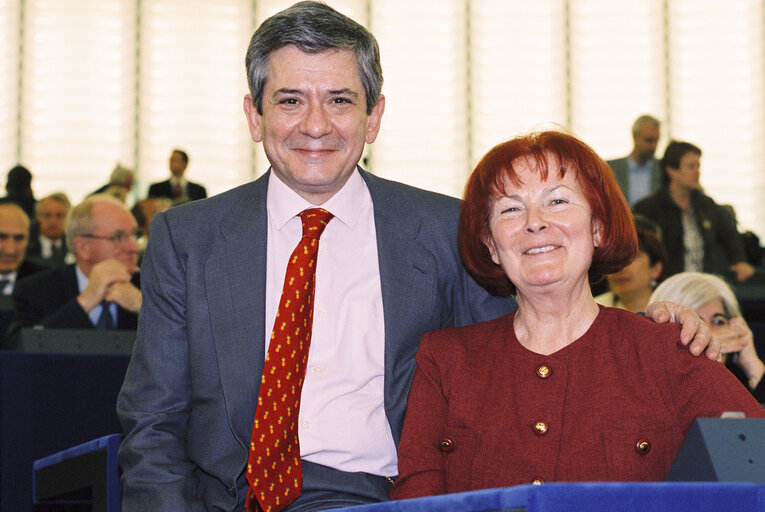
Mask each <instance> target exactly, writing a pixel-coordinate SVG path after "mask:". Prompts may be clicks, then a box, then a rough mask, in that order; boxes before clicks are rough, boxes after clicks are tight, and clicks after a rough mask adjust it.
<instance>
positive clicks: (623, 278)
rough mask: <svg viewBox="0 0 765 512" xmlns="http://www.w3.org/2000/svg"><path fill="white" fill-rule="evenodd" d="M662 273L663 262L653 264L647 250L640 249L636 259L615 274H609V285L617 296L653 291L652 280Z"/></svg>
mask: <svg viewBox="0 0 765 512" xmlns="http://www.w3.org/2000/svg"><path fill="white" fill-rule="evenodd" d="M660 274H661V263H656V264H655V265H653V266H651V260H650V259H649V257H648V254H647V253H646V252H645V251H638V253H637V256H635V259H634V260H633V261H632V263H630V264H629V265H627V266H626V267H624V268H623V269H622V270H620V271H619V272H617V273H615V274H609V275H608V285H609V287H610V288H611V291H613V292H614V293H615V294H616V296H617V297H623V296H624V295H626V294H629V293H633V292H639V291H646V292H648V293H651V291H652V290H653V286H652V284H651V281H653V280H654V279H658V277H659V275H660Z"/></svg>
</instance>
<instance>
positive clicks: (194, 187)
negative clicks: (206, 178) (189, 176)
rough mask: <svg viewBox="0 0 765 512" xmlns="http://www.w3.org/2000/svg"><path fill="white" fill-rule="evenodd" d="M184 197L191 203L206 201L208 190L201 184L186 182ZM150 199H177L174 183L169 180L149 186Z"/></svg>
mask: <svg viewBox="0 0 765 512" xmlns="http://www.w3.org/2000/svg"><path fill="white" fill-rule="evenodd" d="M183 196H184V197H187V198H188V199H189V200H191V201H196V200H197V199H204V198H205V197H207V190H206V189H205V188H204V187H203V186H202V185H200V184H199V183H193V182H191V181H186V188H185V190H184V194H183ZM149 197H167V198H168V199H177V198H176V197H175V190H174V187H173V184H172V182H171V181H170V180H169V179H168V180H165V181H160V182H158V183H152V184H151V186H149Z"/></svg>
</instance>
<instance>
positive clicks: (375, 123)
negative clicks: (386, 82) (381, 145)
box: [365, 94, 385, 144]
mask: <svg viewBox="0 0 765 512" xmlns="http://www.w3.org/2000/svg"><path fill="white" fill-rule="evenodd" d="M384 112H385V96H383V95H382V94H381V95H380V98H378V100H377V104H376V105H375V106H374V107H372V112H371V113H370V114H369V115H368V116H367V134H366V138H365V142H366V143H367V144H372V143H373V142H374V141H375V139H377V133H378V132H379V131H380V121H381V120H382V115H383V113H384Z"/></svg>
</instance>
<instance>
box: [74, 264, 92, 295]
mask: <svg viewBox="0 0 765 512" xmlns="http://www.w3.org/2000/svg"><path fill="white" fill-rule="evenodd" d="M74 272H75V274H77V286H78V287H79V288H80V292H82V290H84V289H85V288H87V287H88V283H89V282H90V279H88V276H86V275H85V273H84V272H83V271H82V269H80V265H79V264H77V265H75V266H74Z"/></svg>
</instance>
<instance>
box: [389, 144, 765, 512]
mask: <svg viewBox="0 0 765 512" xmlns="http://www.w3.org/2000/svg"><path fill="white" fill-rule="evenodd" d="M459 243H460V251H461V254H462V258H463V261H464V263H465V265H466V267H467V268H468V270H469V271H470V272H471V274H472V275H473V276H474V277H475V279H476V280H477V281H478V282H479V283H480V284H481V285H483V286H484V287H485V288H487V289H488V290H489V291H491V292H493V293H495V294H497V295H513V296H514V297H515V298H516V300H517V302H518V310H517V311H515V312H514V313H511V314H509V315H507V316H504V317H501V318H499V319H496V320H492V321H488V322H483V323H479V324H474V325H470V326H466V327H460V328H448V329H443V330H440V331H436V332H434V333H430V334H426V335H425V336H424V337H423V339H422V341H421V344H420V349H419V352H418V353H417V357H416V359H417V371H416V373H415V376H414V381H413V383H412V387H411V391H410V394H409V401H408V410H407V415H406V419H405V421H404V427H403V433H402V438H401V442H400V444H399V461H398V462H399V474H400V475H399V478H398V480H397V482H396V484H395V485H394V487H393V492H392V497H393V498H394V499H401V498H409V497H415V496H423V495H431V494H441V493H447V492H458V491H467V490H471V489H481V488H488V487H504V486H510V485H516V484H524V483H532V482H533V483H541V482H550V481H582V480H588V481H603V480H663V479H664V478H665V476H666V474H667V472H668V470H669V468H670V466H671V464H672V462H673V460H674V457H675V455H676V454H677V452H678V450H679V449H680V445H681V444H682V441H683V439H684V437H685V434H686V432H687V431H688V429H689V428H690V426H691V424H692V423H693V421H694V419H695V418H696V417H699V416H719V415H720V414H721V413H723V412H725V411H743V412H744V413H746V415H747V416H757V417H765V410H763V409H762V407H761V406H760V405H759V404H758V403H757V402H756V401H755V400H754V399H753V398H752V396H751V395H750V394H749V393H748V392H747V390H746V389H744V387H742V386H741V384H740V383H739V382H738V381H737V380H736V379H735V378H734V377H733V376H732V375H731V374H730V373H729V372H728V371H727V370H726V368H725V367H724V366H723V365H721V364H719V363H717V362H714V361H711V360H709V359H707V358H703V357H693V356H692V355H691V354H690V353H689V352H688V351H687V350H686V349H684V348H682V346H681V345H680V344H679V340H680V329H679V326H678V325H677V324H657V323H655V322H653V321H651V320H649V319H647V318H645V317H643V316H640V315H638V314H635V313H631V312H629V311H624V310H621V309H615V308H608V307H605V306H599V305H598V304H596V303H595V300H594V299H593V297H592V293H591V292H590V286H589V283H590V281H591V280H597V279H600V278H601V277H602V276H603V275H604V274H611V273H614V272H617V271H618V270H620V269H621V268H622V267H624V266H625V265H627V264H628V263H629V262H630V261H631V260H632V259H633V258H634V257H635V253H636V251H637V238H636V233H635V226H634V223H633V220H632V216H631V214H630V210H629V207H628V205H627V202H626V201H625V199H624V196H623V195H622V194H621V193H620V192H619V188H618V185H617V183H616V180H615V178H614V175H613V173H612V172H611V170H610V169H609V167H608V165H607V164H606V163H605V162H604V161H603V160H602V159H600V158H599V157H598V156H597V155H596V154H595V152H594V151H593V150H592V149H591V148H590V147H589V146H587V145H586V144H584V143H583V142H581V141H580V140H578V139H576V138H575V137H572V136H570V135H567V134H565V133H560V132H554V131H552V132H542V133H535V134H530V135H525V136H522V137H518V138H515V139H512V140H510V141H508V142H505V143H503V144H500V145H498V146H496V147H495V148H493V149H492V150H491V151H489V153H488V154H487V155H486V156H484V158H483V159H482V160H481V161H480V162H479V164H478V166H477V167H476V169H475V171H474V172H473V174H472V175H471V176H470V179H469V181H468V184H467V187H466V189H465V200H464V202H463V205H462V212H461V217H460V231H459Z"/></svg>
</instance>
